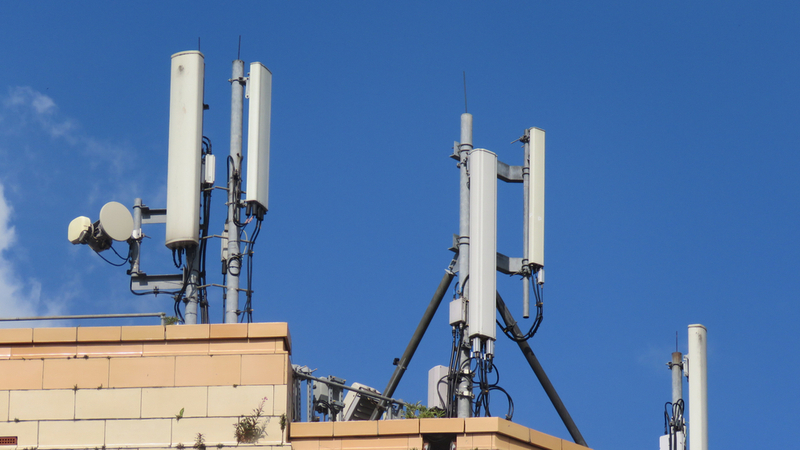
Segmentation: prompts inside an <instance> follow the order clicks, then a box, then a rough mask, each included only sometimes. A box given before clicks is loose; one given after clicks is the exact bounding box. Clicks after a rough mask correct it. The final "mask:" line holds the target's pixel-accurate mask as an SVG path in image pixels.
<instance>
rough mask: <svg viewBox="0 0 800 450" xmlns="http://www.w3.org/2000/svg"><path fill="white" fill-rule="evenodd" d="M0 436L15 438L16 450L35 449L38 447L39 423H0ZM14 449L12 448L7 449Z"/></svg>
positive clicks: (12, 420)
mask: <svg viewBox="0 0 800 450" xmlns="http://www.w3.org/2000/svg"><path fill="white" fill-rule="evenodd" d="M0 436H16V437H17V447H16V448H18V449H23V448H26V447H27V448H36V447H37V446H38V445H39V422H36V421H33V422H14V418H13V417H12V418H11V421H10V422H0ZM8 448H14V447H8Z"/></svg>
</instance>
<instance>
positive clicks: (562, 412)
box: [497, 293, 588, 447]
mask: <svg viewBox="0 0 800 450" xmlns="http://www.w3.org/2000/svg"><path fill="white" fill-rule="evenodd" d="M497 310H498V311H499V312H500V316H501V317H502V318H503V323H504V324H505V327H506V328H509V326H511V332H512V333H514V336H516V337H517V338H520V339H519V340H518V341H517V345H519V349H520V350H522V354H523V355H525V359H526V360H528V364H530V366H531V369H533V373H535V374H536V378H538V379H539V383H541V384H542V387H543V388H544V392H545V393H546V394H547V397H548V398H550V401H551V402H552V403H553V406H554V407H555V408H556V412H558V415H559V416H560V417H561V420H562V421H563V422H564V425H565V426H566V427H567V431H569V434H570V436H572V440H573V441H575V443H576V444H578V445H582V446H584V447H588V445H586V441H585V440H584V439H583V436H582V435H581V432H580V431H579V430H578V427H577V425H575V422H574V421H573V420H572V416H570V415H569V412H568V411H567V407H566V406H564V402H562V401H561V397H559V396H558V393H557V392H556V388H555V387H553V383H551V382H550V378H548V377H547V374H546V373H545V372H544V368H542V365H541V364H540V363H539V360H538V359H537V358H536V355H534V354H533V350H531V346H530V345H528V343H527V342H526V341H524V340H522V337H523V335H522V332H521V331H520V329H519V326H517V322H516V321H515V320H514V317H513V316H512V315H511V312H510V311H509V310H508V308H506V304H505V302H504V301H503V299H502V297H500V293H498V294H497ZM511 324H513V326H512V325H511Z"/></svg>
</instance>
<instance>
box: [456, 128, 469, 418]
mask: <svg viewBox="0 0 800 450" xmlns="http://www.w3.org/2000/svg"><path fill="white" fill-rule="evenodd" d="M471 150H472V114H468V113H464V114H462V115H461V142H460V143H459V146H458V156H459V162H458V167H459V171H460V180H459V191H460V203H459V222H458V236H459V237H458V284H459V286H458V287H459V290H460V291H461V296H462V297H463V298H468V296H469V284H468V281H469V175H468V172H467V159H468V157H469V152H470V151H471ZM468 326H469V324H467V326H466V328H465V330H464V331H465V332H466V331H467V330H468ZM459 352H460V353H461V356H460V357H461V361H466V360H468V359H469V349H468V348H467V347H466V346H464V345H459ZM458 391H459V392H472V383H471V381H470V378H469V377H461V382H460V383H459V385H458ZM457 410H458V411H457V413H458V417H460V418H466V417H470V415H471V411H472V401H471V399H470V398H469V397H467V396H466V395H459V396H458V405H457Z"/></svg>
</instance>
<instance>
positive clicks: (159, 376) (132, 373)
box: [108, 356, 175, 388]
mask: <svg viewBox="0 0 800 450" xmlns="http://www.w3.org/2000/svg"><path fill="white" fill-rule="evenodd" d="M174 383H175V357H172V356H151V357H146V356H143V357H133V358H112V359H111V364H110V367H109V375H108V386H109V387H112V388H123V387H171V386H174Z"/></svg>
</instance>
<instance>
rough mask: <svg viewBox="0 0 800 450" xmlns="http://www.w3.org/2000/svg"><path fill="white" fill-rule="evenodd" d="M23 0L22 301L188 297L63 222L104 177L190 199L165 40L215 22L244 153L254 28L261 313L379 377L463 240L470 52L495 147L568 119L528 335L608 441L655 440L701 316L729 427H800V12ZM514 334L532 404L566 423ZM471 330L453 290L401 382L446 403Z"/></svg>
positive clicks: (7, 62) (509, 210) (215, 122)
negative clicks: (175, 148)
mask: <svg viewBox="0 0 800 450" xmlns="http://www.w3.org/2000/svg"><path fill="white" fill-rule="evenodd" d="M0 17H3V18H4V20H3V26H2V27H0V43H2V51H1V52H0V55H2V63H1V64H0V157H1V158H2V161H3V163H2V164H0V189H1V190H0V193H1V194H2V196H1V197H0V200H1V201H0V308H2V309H1V311H2V312H0V315H2V316H6V317H8V316H20V315H30V314H40V315H41V314H52V313H63V314H85V313H121V312H156V311H167V312H169V311H171V300H170V299H169V298H166V297H163V296H159V297H157V298H139V297H134V296H133V295H131V294H130V293H129V292H128V285H127V284H128V281H127V277H126V275H125V271H124V270H122V269H118V268H114V267H111V266H109V265H107V264H105V263H104V262H103V261H102V260H101V259H100V258H98V257H97V256H96V255H94V254H93V252H91V251H90V250H89V249H88V248H86V247H83V246H80V247H78V246H72V245H71V244H70V243H69V242H67V239H66V231H67V225H68V223H69V221H70V220H71V219H72V218H74V217H76V216H79V215H87V216H90V217H92V218H96V217H97V214H98V212H99V210H100V208H101V207H102V205H103V204H104V203H105V202H107V201H112V200H115V201H119V202H122V203H123V204H126V205H129V206H130V205H132V203H133V199H134V198H135V197H142V198H143V199H144V202H145V203H146V204H148V205H150V206H152V207H163V206H164V205H165V202H166V194H165V192H166V191H165V189H166V162H167V131H168V101H169V63H170V55H172V54H173V53H176V52H179V51H183V50H196V49H197V48H198V38H199V39H200V44H199V45H200V50H201V51H202V52H203V53H204V54H205V62H206V85H205V95H206V98H205V102H206V103H208V104H209V105H210V107H211V109H210V110H209V111H207V112H206V114H205V135H207V136H208V137H209V138H210V139H211V140H212V143H213V149H214V153H215V154H217V155H218V167H217V173H218V174H224V173H225V167H224V157H221V156H222V155H227V153H228V142H229V131H230V126H229V123H230V119H229V112H230V106H229V105H230V103H229V102H230V85H229V83H228V81H227V80H228V78H230V70H231V66H230V63H231V61H232V60H233V59H235V58H236V52H237V43H238V38H239V35H241V36H242V48H241V57H242V59H244V60H245V61H246V62H247V63H249V62H253V61H260V62H262V63H264V64H265V65H266V66H267V67H269V68H270V70H271V71H272V73H273V103H272V163H271V165H272V174H271V180H270V212H269V214H268V215H267V218H266V219H265V223H264V229H263V231H262V233H261V237H260V238H259V241H258V245H257V249H256V259H255V273H256V275H255V280H254V289H255V291H256V294H255V298H254V301H255V305H254V306H255V308H256V309H255V313H254V316H255V319H256V320H257V321H285V322H288V323H289V326H290V330H291V332H292V336H293V341H294V354H293V360H294V362H295V363H299V364H303V365H308V366H310V367H311V368H318V369H319V370H318V371H317V372H316V374H317V375H321V376H324V375H328V374H332V375H336V376H339V377H342V378H346V379H347V380H348V383H350V382H360V383H362V384H366V385H369V386H373V387H376V388H378V389H383V388H384V386H385V385H386V382H387V381H388V379H389V376H390V375H391V372H392V370H393V368H394V366H392V365H391V362H392V359H393V358H394V357H399V356H400V355H401V354H402V352H403V350H404V348H405V346H406V344H407V342H408V339H409V338H410V336H411V333H412V331H413V330H414V328H415V327H416V325H417V322H418V320H419V318H420V317H421V315H422V313H423V312H424V310H425V307H426V306H427V304H428V301H429V300H430V297H431V295H432V294H433V291H434V290H435V288H436V286H437V284H438V282H439V280H440V278H441V276H442V274H443V270H444V269H445V268H446V267H447V265H448V264H449V262H450V259H451V257H452V254H451V253H450V252H449V251H448V250H447V248H448V247H449V246H450V244H451V239H452V234H453V233H456V232H457V231H458V171H457V169H456V167H455V162H454V161H453V160H451V159H450V158H449V157H448V156H449V154H450V152H451V146H452V142H453V141H454V140H458V139H459V116H460V114H461V113H462V112H463V111H464V88H463V84H462V73H463V72H464V71H466V77H467V91H468V108H469V112H470V113H472V114H473V115H474V118H475V119H474V121H475V122H474V123H475V128H474V143H475V146H476V147H484V148H488V149H490V150H492V151H494V152H496V153H497V154H498V155H499V158H500V160H502V161H504V162H506V163H508V164H521V161H522V151H521V148H520V147H519V146H518V144H514V145H510V144H509V143H510V142H511V141H513V140H514V139H516V138H517V137H519V136H520V135H521V134H522V132H523V130H524V129H525V128H527V127H530V126H536V127H540V128H543V129H545V130H547V175H546V180H547V181H546V182H547V194H546V196H547V197H546V198H547V200H546V202H547V203H546V204H547V206H546V209H547V224H546V231H545V233H546V234H545V255H546V256H545V258H546V264H547V266H546V267H547V284H546V285H545V289H544V292H545V310H544V313H545V316H544V322H543V324H542V327H541V328H540V331H539V333H538V334H537V335H536V337H534V338H533V340H532V341H531V345H532V347H533V349H534V351H535V352H536V353H537V355H538V357H539V359H540V360H541V362H542V364H543V366H544V368H545V369H546V370H547V372H548V375H549V376H550V378H551V379H552V380H553V383H554V384H555V386H556V388H557V389H558V391H559V394H560V395H561V397H562V399H563V400H564V402H565V404H566V406H567V408H568V409H569V411H570V413H571V414H572V416H573V418H574V419H575V422H576V423H577V425H578V427H579V428H580V429H581V431H582V433H583V435H584V437H585V438H586V441H587V443H588V444H589V445H590V446H591V447H593V448H596V449H610V448H626V449H627V448H630V449H634V448H639V449H646V448H657V445H658V441H657V438H658V435H659V434H661V433H662V431H663V418H662V414H663V406H664V403H665V402H667V401H669V400H670V374H669V371H668V370H667V368H666V366H665V363H666V362H667V361H668V360H669V358H670V353H671V352H672V351H674V350H675V333H676V332H677V333H678V348H679V350H680V351H683V352H685V351H686V327H687V325H689V324H693V323H702V324H704V325H706V326H707V327H708V340H709V369H708V374H709V430H710V442H711V445H712V446H713V447H717V448H752V447H764V448H767V447H772V448H789V447H791V446H792V445H793V444H794V439H793V438H792V437H791V433H790V432H788V431H789V430H791V429H793V428H795V424H796V423H797V422H798V420H800V415H798V412H797V409H796V404H797V403H798V402H799V401H800V389H799V388H798V387H797V383H796V378H797V376H796V372H797V369H798V363H797V362H796V361H795V359H796V356H797V355H798V353H799V352H800V345H798V342H799V341H800V339H798V337H797V330H798V326H797V323H798V320H799V319H800V313H798V304H797V300H798V298H797V297H798V295H797V289H796V284H797V279H798V278H797V273H798V269H800V257H799V256H798V255H799V254H800V252H798V250H800V239H799V238H798V237H797V236H798V233H797V223H798V221H799V220H800V209H799V207H798V204H799V202H798V200H800V198H799V197H800V195H799V193H800V178H798V176H797V172H798V169H800V152H799V151H798V150H800V149H799V148H798V147H799V146H798V143H800V132H798V130H799V129H800V128H798V126H797V124H798V123H799V122H800V108H798V106H797V105H798V104H800V84H798V82H797V80H798V74H799V73H798V72H800V70H798V69H800V59H798V54H800V44H798V42H800V41H799V40H798V31H797V24H798V23H800V22H799V20H800V8H797V7H796V6H794V5H789V4H788V3H779V2H769V3H762V4H758V5H756V4H754V3H746V2H718V1H717V2H702V3H696V2H684V1H678V2H667V3H659V4H653V3H642V2H609V3H605V2H604V3H600V2H556V3H554V2H549V3H546V2H501V3H499V4H498V3H495V2H492V3H488V2H474V1H464V2H437V3H436V4H434V5H432V4H430V2H396V3H388V2H386V3H384V2H349V3H339V2H293V3H290V2H283V3H279V2H247V1H244V2H237V3H235V4H222V3H211V2H199V3H197V2H167V3H165V4H164V2H136V3H135V4H130V5H122V4H118V3H114V2H112V3H108V2H82V3H80V4H77V5H75V4H68V3H62V2H22V3H21V2H3V3H2V4H0ZM498 189H499V195H500V198H499V217H498V229H499V237H498V250H499V251H501V252H503V253H505V254H507V255H511V256H520V254H521V243H522V236H521V229H522V223H521V219H522V206H521V204H522V192H521V189H520V187H519V186H518V185H503V184H502V183H501V185H500V186H499V188H498ZM221 194H222V191H217V192H215V194H214V197H213V201H214V202H215V208H214V210H213V211H212V219H211V221H212V222H211V231H212V232H213V233H219V232H220V231H221V229H222V224H223V221H224V215H223V214H224V213H223V210H222V208H221V205H222V204H223V203H224V199H223V196H222V195H221ZM145 231H146V232H147V233H148V234H151V235H152V236H153V238H152V239H150V240H148V241H147V242H146V243H145V245H146V247H145V249H144V250H143V251H144V252H145V256H144V258H145V260H144V262H143V264H145V265H146V266H145V270H147V271H149V272H152V273H156V272H167V271H169V270H170V266H171V265H172V262H171V260H170V257H169V253H168V252H167V251H166V250H165V248H164V246H163V237H159V233H163V231H159V230H157V229H156V230H149V229H148V230H145ZM162 236H163V234H162ZM209 247H210V249H211V250H210V251H209V260H208V266H209V278H210V281H212V282H219V281H220V280H221V277H220V276H219V275H217V273H219V270H218V269H219V265H218V263H217V262H216V261H217V256H218V254H217V253H216V248H218V246H217V245H214V244H211V245H209ZM498 288H499V290H500V292H501V294H502V295H503V297H504V298H505V300H506V303H507V304H509V306H510V307H511V308H512V312H513V313H514V314H515V315H516V316H517V317H518V318H520V316H521V286H520V282H519V281H518V280H517V279H516V278H509V277H506V276H504V275H498ZM210 295H211V300H212V305H211V317H212V321H213V322H220V321H221V316H222V306H221V301H220V298H221V293H220V292H218V291H211V294H210ZM450 298H451V296H450V295H449V294H448V296H447V297H446V300H449V299H450ZM100 323H103V322H100ZM120 323H128V322H120V321H115V322H105V324H109V325H110V324H120ZM131 323H153V322H152V321H150V322H146V321H143V322H131ZM60 324H61V325H75V323H64V322H62V323H60ZM93 324H99V323H93ZM83 325H89V323H83ZM504 339H505V338H503V337H502V336H501V337H500V338H499V341H498V345H497V351H496V364H497V366H498V369H499V371H500V374H501V380H500V386H502V387H504V388H505V389H506V390H508V391H509V392H510V394H511V395H512V396H513V398H514V401H515V407H516V409H515V415H514V421H515V422H518V423H521V424H523V425H526V426H529V427H531V428H535V429H538V430H540V431H543V432H546V433H550V434H554V435H556V436H560V437H563V438H569V435H568V433H567V431H566V429H565V428H564V427H563V425H562V424H561V422H560V420H559V418H558V416H557V415H556V413H555V411H554V410H553V408H552V406H551V405H550V404H549V402H548V400H547V398H546V397H545V396H544V394H543V392H542V389H541V388H540V386H539V385H538V383H537V381H536V379H535V377H534V376H533V374H532V372H531V370H530V369H529V368H528V366H527V365H526V363H525V361H524V359H523V358H522V355H521V353H520V352H519V350H518V349H517V348H516V347H515V346H514V345H512V343H511V342H509V341H508V340H504ZM449 345H450V328H449V325H448V324H447V316H446V310H443V312H442V313H440V314H438V315H437V316H436V317H435V319H434V323H433V324H432V326H431V329H430V330H429V332H428V334H427V335H426V337H425V339H424V340H423V343H422V345H421V346H420V349H419V351H418V353H417V356H416V357H415V359H414V360H413V362H412V364H411V367H410V368H409V371H408V372H407V373H406V375H405V378H404V380H403V382H402V383H401V385H400V388H399V389H398V391H397V392H396V396H397V397H400V398H403V399H405V400H407V401H411V402H415V401H418V400H423V401H424V399H425V398H426V394H425V383H426V374H427V370H428V369H429V368H430V367H432V366H434V365H436V364H445V365H446V364H447V359H448V357H449ZM493 402H500V403H502V400H501V399H499V398H498V399H496V400H494V401H493ZM500 403H498V404H497V405H494V403H493V407H492V409H493V410H494V411H498V413H499V412H500V411H503V410H505V405H504V404H500Z"/></svg>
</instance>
